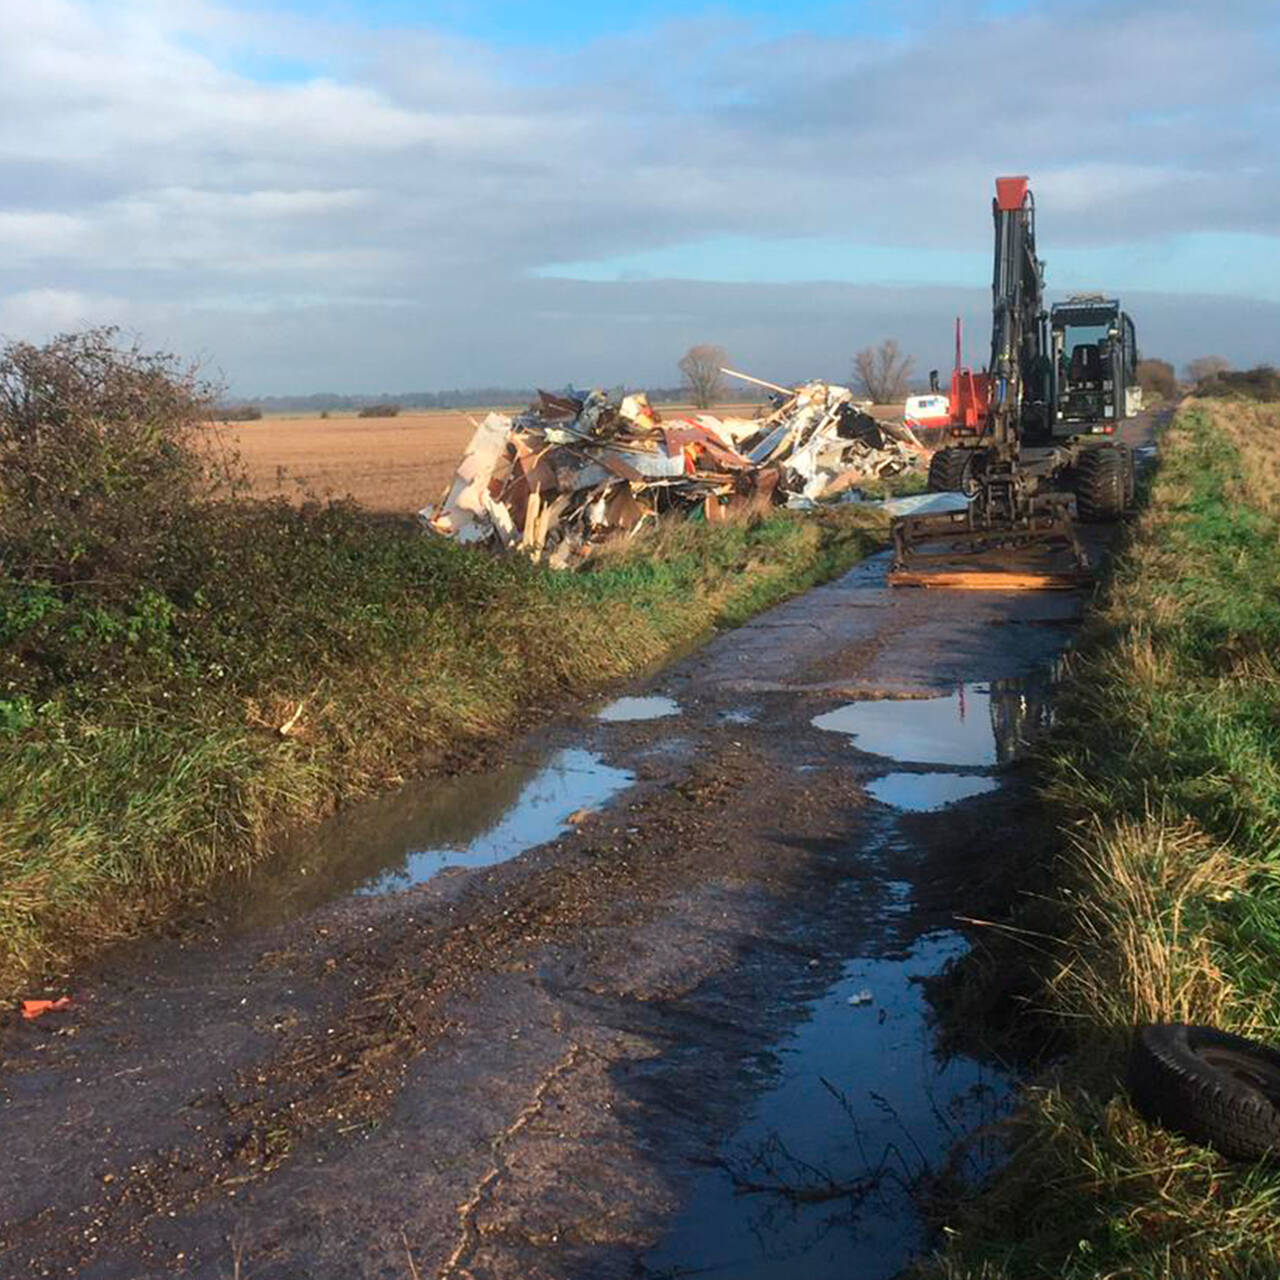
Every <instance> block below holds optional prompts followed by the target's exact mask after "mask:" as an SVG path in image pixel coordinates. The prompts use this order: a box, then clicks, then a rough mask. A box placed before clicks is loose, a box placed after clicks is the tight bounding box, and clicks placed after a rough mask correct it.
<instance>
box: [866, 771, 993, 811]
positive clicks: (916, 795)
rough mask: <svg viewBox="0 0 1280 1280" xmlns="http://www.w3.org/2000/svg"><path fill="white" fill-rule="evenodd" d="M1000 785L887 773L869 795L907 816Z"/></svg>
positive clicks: (979, 779) (961, 777)
mask: <svg viewBox="0 0 1280 1280" xmlns="http://www.w3.org/2000/svg"><path fill="white" fill-rule="evenodd" d="M999 785H1000V781H999V779H998V778H990V777H984V776H983V775H982V774H978V773H886V774H885V775H884V777H883V778H877V779H876V780H875V781H874V782H869V783H868V784H867V794H868V795H871V796H874V797H875V798H876V799H877V800H879V801H880V803H881V804H889V805H892V806H893V807H894V808H895V809H905V810H906V811H907V812H908V813H932V812H934V811H935V810H937V809H944V808H946V806H947V805H949V804H955V803H956V802H957V801H959V800H967V799H969V797H970V796H981V795H985V794H986V793H987V792H988V791H994V790H995V789H996V788H997V787H998V786H999Z"/></svg>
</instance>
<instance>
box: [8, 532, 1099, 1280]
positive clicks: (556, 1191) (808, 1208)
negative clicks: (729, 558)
mask: <svg viewBox="0 0 1280 1280" xmlns="http://www.w3.org/2000/svg"><path fill="white" fill-rule="evenodd" d="M885 567H886V563H885V559H884V558H883V557H877V558H876V559H874V560H872V561H870V562H868V563H866V564H864V565H862V566H860V567H859V568H857V569H855V570H854V571H853V572H851V573H850V574H848V575H847V576H846V577H845V578H843V579H842V580H840V581H839V582H836V583H833V584H831V585H829V586H827V587H824V588H820V589H818V590H815V591H812V592H810V593H808V594H807V595H806V596H804V597H802V598H800V599H797V600H795V601H793V602H791V603H789V604H787V605H784V606H782V607H780V608H778V609H775V610H773V611H772V612H770V613H769V614H767V615H764V616H762V617H760V618H759V619H757V620H756V621H755V622H753V623H750V624H748V625H747V626H744V627H742V628H740V629H739V630H737V631H734V632H732V633H728V634H725V635H723V636H721V637H719V638H717V639H716V640H715V641H714V642H713V643H711V644H710V645H708V646H707V647H706V648H705V649H703V650H702V651H700V652H699V653H697V654H696V655H694V656H692V657H690V658H689V659H687V660H685V661H683V662H681V663H679V664H677V665H675V666H673V667H671V668H669V669H668V670H667V671H665V672H664V673H662V675H661V676H660V677H658V678H657V679H656V680H655V681H654V682H652V684H651V686H650V687H649V688H648V689H646V690H644V691H643V692H646V693H656V694H660V695H664V696H667V697H670V698H672V699H674V700H675V702H676V703H677V704H678V714H674V715H668V716H666V717H664V718H659V719H652V720H645V721H626V720H622V721H607V720H601V719H598V718H596V717H595V716H594V715H592V714H589V713H581V714H579V715H577V716H575V717H571V718H567V719H565V720H563V721H561V722H559V723H557V724H555V725H553V726H551V727H549V728H548V729H546V730H545V731H544V732H542V733H539V734H537V735H535V736H534V737H533V738H531V739H527V740H525V741H524V742H522V743H520V744H519V745H518V747H516V748H515V749H514V750H513V751H512V753H511V754H510V755H509V756H508V757H506V758H504V759H503V760H499V761H495V762H494V769H493V771H491V772H490V773H489V774H488V775H486V776H482V777H478V778H476V779H472V780H470V781H464V782H461V783H458V784H453V785H452V789H451V788H450V787H449V786H444V785H442V784H439V783H436V784H431V785H419V786H417V787H410V788H409V789H407V791H406V792H405V793H404V794H403V795H402V796H399V797H392V798H390V799H389V800H387V801H384V802H378V803H377V804H375V805H373V806H369V807H367V808H366V809H365V810H363V811H360V812H356V813H353V814H351V815H347V816H346V817H344V818H342V819H341V820H339V821H337V822H335V823H334V824H333V825H332V827H331V829H329V830H328V831H326V832H322V833H320V834H319V835H318V836H317V837H316V838H315V839H314V840H311V841H309V842H308V844H307V846H306V847H305V848H303V849H296V850H294V851H292V852H291V853H289V854H288V855H286V856H283V857H282V858H281V859H279V860H277V862H276V863H275V864H273V865H271V866H268V867H266V868H264V869H263V870H262V871H261V872H260V873H258V874H257V875H255V876H254V877H253V879H252V880H251V881H250V882H249V883H248V884H247V885H245V886H241V888H240V891H239V892H238V893H237V894H236V895H233V897H232V898H231V899H229V901H228V903H226V904H224V905H223V907H222V908H220V909H219V911H218V912H214V911H212V910H211V911H210V913H209V916H208V918H207V919H205V920H204V921H201V922H196V923H194V924H192V925H191V926H190V927H189V928H188V929H187V930H186V931H185V932H184V933H182V934H180V935H179V936H175V937H172V938H168V939H164V940H160V941H157V942H154V943H151V944H149V945H148V946H146V947H145V948H131V949H129V950H127V951H125V952H122V953H120V954H118V955H116V956H114V957H112V958H110V959H109V960H108V961H107V962H105V963H104V964H103V965H102V966H100V968H99V971H98V972H97V973H95V974H94V975H92V976H91V977H90V978H89V979H87V980H86V981H85V983H84V984H83V986H82V988H81V989H79V990H77V992H76V997H77V1003H76V1007H75V1009H74V1011H72V1012H70V1013H66V1014H60V1015H49V1016H47V1017H46V1018H44V1019H42V1020H40V1021H38V1022H35V1023H32V1024H25V1025H24V1024H18V1023H10V1024H9V1025H7V1026H5V1027H4V1028H3V1030H2V1031H0V1035H2V1037H3V1040H2V1042H0V1043H2V1051H3V1059H4V1060H3V1063H2V1064H0V1071H2V1076H0V1083H2V1085H3V1107H2V1108H0V1142H2V1143H3V1147H4V1150H5V1153H6V1160H5V1162H4V1165H3V1167H2V1168H0V1275H4V1276H6V1277H7V1276H15V1277H16V1276H25V1275H76V1276H84V1277H103V1278H106V1277H129V1278H131V1280H132V1278H136V1277H144V1276H146V1277H149V1276H164V1275H183V1276H193V1277H201V1278H205V1277H221V1276H231V1275H233V1274H239V1275H240V1276H243V1277H245V1278H246V1280H248V1278H252V1280H285V1278H286V1277H289V1278H297V1277H357V1276H359V1277H409V1276H411V1275H413V1274H415V1269H416V1274H418V1275H421V1276H424V1277H426V1276H440V1277H451V1276H457V1277H464V1276H473V1277H484V1278H490V1277H494V1278H496V1277H510V1278H511V1280H515V1278H516V1277H525V1278H528V1277H548V1278H550V1277H571V1276H576V1277H593V1278H599V1277H609V1276H618V1277H623V1276H628V1277H634V1276H645V1275H648V1276H659V1275H667V1276H674V1275H679V1274H687V1273H688V1272H687V1271H685V1270H683V1269H685V1268H688V1269H690V1270H692V1269H693V1268H697V1267H708V1268H711V1269H713V1271H714V1273H716V1274H724V1275H732V1276H735V1277H742V1276H761V1277H764V1276H783V1275H788V1274H795V1273H796V1272H794V1271H790V1270H788V1268H789V1267H798V1268H802V1269H803V1271H804V1274H806V1275H808V1276H826V1275H831V1276H836V1275H851V1274H856V1275H859V1276H867V1277H874V1276H885V1277H887V1276H891V1275H892V1274H894V1272H895V1271H896V1270H897V1269H898V1268H899V1267H900V1266H901V1265H902V1263H903V1262H904V1261H905V1259H906V1257H907V1255H908V1254H909V1252H910V1251H911V1249H912V1248H913V1247H916V1246H917V1245H918V1244H919V1243H920V1239H921V1237H920V1235H919V1232H918V1228H917V1227H916V1226H915V1224H914V1221H913V1219H912V1217H911V1214H910V1208H909V1202H908V1198H907V1196H906V1194H905V1193H904V1192H903V1191H902V1189H901V1187H900V1186H898V1187H897V1189H895V1186H893V1185H888V1184H887V1182H886V1179H884V1178H883V1177H882V1178H878V1179H874V1180H873V1181H874V1183H875V1185H874V1186H871V1185H863V1182H862V1181H859V1180H860V1179H865V1175H867V1173H868V1171H869V1170H870V1169H871V1168H873V1167H875V1166H877V1165H880V1164H883V1159H882V1157H883V1154H884V1152H886V1151H888V1150H889V1149H890V1148H893V1149H895V1150H897V1151H898V1153H899V1156H902V1155H903V1153H904V1152H906V1153H907V1154H906V1156H905V1157H904V1158H903V1159H901V1160H900V1161H898V1162H896V1163H895V1166H894V1167H895V1175H894V1181H895V1183H898V1184H900V1183H903V1182H906V1181H907V1180H908V1179H909V1177H910V1176H911V1175H912V1174H914V1173H917V1172H919V1170H920V1168H921V1167H923V1163H924V1162H925V1161H929V1162H933V1161H936V1160H941V1158H942V1156H943V1154H944V1152H945V1150H946V1148H947V1146H948V1145H949V1142H950V1140H951V1138H952V1137H954V1135H955V1132H957V1131H958V1130H960V1129H963V1128H964V1127H965V1125H966V1124H969V1123H972V1120H973V1117H972V1115H970V1116H968V1117H967V1118H964V1117H962V1116H961V1114H960V1112H961V1109H962V1104H964V1103H965V1100H966V1099H967V1100H968V1101H969V1102H972V1100H973V1098H974V1097H976V1096H978V1095H979V1094H982V1095H983V1096H985V1097H986V1098H988V1099H991V1098H995V1097H997V1096H998V1094H999V1091H1000V1087H1001V1086H1000V1082H999V1080H998V1079H995V1078H990V1077H988V1076H987V1075H985V1074H984V1072H983V1070H982V1069H980V1068H979V1067H978V1066H977V1065H976V1064H971V1063H964V1062H961V1063H958V1064H957V1063H954V1062H953V1063H950V1064H946V1063H940V1062H938V1061H937V1060H936V1059H935V1058H934V1057H933V1055H932V1053H931V1051H930V1045H931V1043H932V1038H931V1033H930V1030H929V1025H928V1020H927V1015H926V1011H925V1010H924V1007H923V1002H922V1000H921V998H920V996H919V991H918V986H917V985H916V984H914V983H912V982H911V981H910V979H911V978H912V977H913V976H914V975H916V974H918V973H920V972H927V971H929V970H930V969H936V968H937V967H938V965H940V964H941V963H942V962H943V960H945V958H946V957H947V955H950V954H954V952H955V950H956V949H957V948H958V947H959V946H962V945H963V944H962V942H961V940H960V939H959V937H958V935H956V934H955V933H954V924H953V915H954V913H955V910H956V907H957V904H958V902H960V901H961V900H962V899H963V898H964V895H965V894H966V893H967V892H969V891H970V890H971V889H972V885H973V882H974V881H975V880H976V879H980V877H981V867H982V863H983V859H984V856H985V853H986V851H988V850H989V849H990V848H991V847H992V844H993V843H994V842H1000V841H1008V840H1016V839H1017V831H1018V823H1019V809H1020V806H1021V805H1022V804H1026V803H1028V801H1027V800H1026V798H1025V796H1024V795H1023V794H1022V790H1021V784H1020V783H1019V781H1018V778H1017V770H1016V767H1015V768H1013V769H1012V770H1010V769H1009V768H1008V767H1006V765H1005V761H1006V760H1007V758H1008V757H1009V756H1010V754H1011V753H1012V752H1013V750H1014V747H1015V744H1016V742H1017V740H1018V739H1019V737H1020V736H1022V735H1023V734H1024V733H1025V732H1029V731H1031V730H1032V729H1033V728H1034V725H1035V723H1036V722H1037V720H1038V718H1039V717H1040V715H1041V712H1042V707H1043V696H1044V694H1045V692H1046V688H1047V683H1046V682H1047V679H1048V673H1049V671H1050V669H1051V667H1052V663H1053V660H1054V659H1055V657H1056V656H1057V655H1058V654H1059V653H1060V652H1061V650H1062V648H1063V646H1064V645H1065V644H1066V643H1067V642H1068V640H1069V638H1070V635H1071V630H1072V626H1073V623H1074V621H1075V620H1076V619H1077V617H1078V615H1079V612H1080V609H1081V603H1082V602H1081V598H1080V596H1079V595H1078V594H1075V593H1069V594H1056V593H1041V594H1022V595H1017V594H1012V595H1002V594H989V593H957V594H951V593H948V594H946V595H942V594H938V593H933V592H922V591H897V592H894V591H891V590H889V589H887V588H886V587H885V585H884V572H885ZM993 682H994V683H993ZM886 698H887V699H889V700H885V699H886ZM851 704H856V706H855V708H854V709H853V710H852V711H850V710H844V709H846V708H849V707H850V705H851ZM868 708H870V710H869V711H868ZM831 713H835V716H834V719H832V720H826V721H824V722H823V723H824V724H826V725H827V726H828V727H825V728H824V727H820V726H818V725H815V724H814V723H813V721H814V718H815V717H822V716H824V715H830V714H831ZM842 729H843V730H850V729H852V730H853V731H855V732H856V733H857V734H858V736H857V737H856V738H855V737H852V736H851V735H850V732H848V731H842ZM872 752H877V753H878V754H872ZM904 778H905V779H906V780H905V781H904V780H903V779H904ZM868 787H870V788H871V790H870V791H868V789H867V788H868ZM939 788H941V790H939ZM993 788H994V789H993ZM610 792H614V794H613V796H612V798H611V799H606V796H607V795H608V793H610ZM966 793H970V798H968V799H965V800H963V801H961V802H960V803H958V804H955V805H953V806H952V807H949V808H945V809H941V810H938V811H933V812H914V813H913V812H909V811H907V810H906V809H904V807H903V806H904V805H906V806H911V805H913V804H916V803H917V802H918V801H919V798H920V796H921V795H922V794H923V795H926V798H927V797H928V796H932V797H934V798H935V799H936V798H938V797H939V796H941V797H942V798H947V797H950V796H953V795H964V794H966ZM442 797H443V798H442ZM913 797H914V798H913ZM577 798H585V800H586V802H587V804H588V806H590V812H588V813H586V814H585V815H583V814H576V815H575V821H574V822H572V823H566V822H565V821H564V818H565V811H566V810H567V808H568V807H570V806H572V805H573V804H574V801H575V799H577ZM459 814H461V817H459ZM513 814H514V815H515V816H514V817H513V816H512V815H513ZM424 815H425V817H424ZM504 815H506V816H504ZM521 815H523V817H521ZM522 822H523V824H524V825H523V826H522V825H521V823H522ZM424 823H425V824H426V825H425V826H424V825H423V824H424ZM459 823H460V824H461V825H459ZM547 823H550V824H551V825H550V828H549V830H548V829H545V827H546V824H547ZM433 824H434V825H433ZM450 824H452V825H450ZM540 824H542V825H540ZM554 830H564V834H562V835H561V836H559V838H557V839H554V840H551V841H550V842H545V843H541V844H538V845H535V847H533V848H530V849H527V850H526V851H524V852H522V853H519V855H518V856H515V857H507V855H508V854H510V853H512V852H515V851H516V850H517V849H518V848H519V846H520V845H521V844H522V843H527V842H528V840H529V839H531V838H537V839H544V838H545V836H546V835H547V834H549V833H550V832H553V831H554ZM530 832H532V833H533V835H532V836H531V835H530V834H529V833H530ZM437 846H439V847H442V848H445V849H450V848H451V849H453V850H454V853H453V854H452V855H450V854H449V853H447V852H446V853H444V854H441V855H439V856H438V857H436V861H443V862H462V863H464V864H465V863H467V862H468V861H469V862H471V863H472V864H473V865H472V866H471V867H470V868H469V869H462V870H452V871H447V872H444V873H442V874H435V875H429V874H428V873H429V872H430V871H432V870H434V869H435V863H434V862H433V861H432V856H434V855H431V856H429V855H428V854H427V853H426V852H424V850H429V849H432V848H435V847H437ZM503 858H505V859H506V860H501V861H493V860H494V859H503ZM486 862H491V863H492V865H481V864H483V863H486ZM406 870H407V872H408V873H410V874H411V875H413V876H415V877H418V878H421V877H426V878H425V879H423V882H422V883H419V884H416V885H413V886H412V887H408V888H404V887H403V885H404V884H405V883H407V881H405V880H404V879H403V878H402V879H399V880H398V879H396V874H397V873H399V874H400V875H401V876H402V877H403V876H404V874H405V873H406ZM388 877H390V878H389V879H388ZM358 885H364V886H365V888H366V891H365V892H362V893H357V894H355V895H352V894H350V893H348V892H347V890H348V889H349V888H350V887H352V886H358ZM370 887H372V888H375V889H378V888H380V889H383V890H385V889H388V888H390V889H392V890H396V891H394V892H371V891H368V890H369V888H370ZM864 985H865V987H866V988H867V989H868V991H867V997H868V998H866V999H864V996H863V990H862V989H863V987H864ZM823 1081H826V1082H827V1084H829V1085H832V1086H833V1088H831V1089H828V1088H827V1086H826V1085H824V1084H823ZM895 1090H896V1092H895ZM837 1094H839V1095H840V1098H839V1099H837ZM886 1098H887V1099H889V1101H888V1102H887V1103H886V1102H885V1099H886ZM833 1099H836V1101H833ZM872 1099H879V1100H880V1101H879V1102H874V1101H872ZM881 1103H883V1104H884V1105H883V1106H882V1105H880V1104H881ZM984 1105H986V1104H984ZM991 1105H994V1103H993V1104H991ZM824 1108H826V1109H825V1110H824ZM944 1113H945V1114H944ZM948 1117H950V1118H948ZM940 1121H941V1123H940ZM806 1143H809V1144H810V1145H808V1146H806V1145H805V1144H806ZM813 1144H816V1145H813ZM869 1147H870V1148H871V1149H870V1150H868V1148H869ZM916 1153H918V1158H917V1154H916ZM802 1166H816V1167H821V1168H822V1169H824V1170H825V1171H826V1173H827V1175H828V1182H831V1181H832V1180H833V1178H834V1179H835V1180H837V1181H843V1182H847V1183H848V1184H849V1185H848V1186H847V1187H846V1188H845V1190H846V1192H847V1194H843V1195H841V1196H838V1197H827V1198H826V1199H822V1198H820V1197H818V1196H816V1195H812V1196H809V1198H808V1199H807V1200H801V1201H797V1199H796V1197H795V1195H794V1194H793V1195H791V1196H790V1197H787V1196H779V1195H778V1194H777V1184H779V1183H786V1184H787V1185H788V1186H789V1187H790V1188H791V1190H792V1191H793V1192H794V1190H795V1186H796V1180H797V1179H800V1180H801V1181H803V1180H804V1178H806V1177H808V1176H809V1175H806V1174H803V1173H802V1172H801V1169H802ZM833 1170H835V1171H837V1172H836V1173H833V1172H832V1171H833ZM899 1173H900V1174H901V1176H898V1175H899ZM753 1180H754V1182H755V1183H756V1184H758V1185H756V1187H755V1190H754V1191H753V1192H752V1194H750V1195H743V1194H741V1193H742V1192H743V1191H744V1189H745V1187H746V1185H747V1184H749V1183H751V1182H752V1181H753ZM855 1184H856V1185H855ZM735 1189H736V1191H737V1192H738V1193H739V1194H735ZM810 1190H812V1188H810ZM807 1194H808V1193H807V1192H806V1195H807ZM237 1258H238V1259H239V1264H238V1265H239V1268H240V1269H239V1271H238V1273H237V1272H236V1271H235V1268H236V1265H237V1262H236V1259H237Z"/></svg>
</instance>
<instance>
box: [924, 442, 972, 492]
mask: <svg viewBox="0 0 1280 1280" xmlns="http://www.w3.org/2000/svg"><path fill="white" fill-rule="evenodd" d="M973 453H974V451H973V450H972V449H957V448H954V447H953V448H947V449H939V450H938V452H937V453H935V454H934V455H933V457H932V458H930V459H929V492H930V493H963V492H964V491H965V488H966V486H967V484H968V482H969V480H970V477H971V476H972V475H973Z"/></svg>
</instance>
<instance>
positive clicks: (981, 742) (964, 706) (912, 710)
mask: <svg viewBox="0 0 1280 1280" xmlns="http://www.w3.org/2000/svg"><path fill="white" fill-rule="evenodd" d="M1053 683H1054V678H1053V673H1052V672H1049V673H1045V674H1044V675H1041V676H1035V677H1030V676H1020V677H1014V678H1010V679H1004V680H992V681H990V682H987V683H983V684H961V685H957V686H956V688H955V690H954V692H952V693H950V694H947V695H945V696H942V697H937V698H921V699H914V700H903V701H896V700H889V699H876V700H864V701H858V702H850V703H846V704H845V705H844V706H842V707H836V708H835V709H834V710H832V711H827V712H825V713H823V714H822V715H819V716H815V717H814V719H813V724H814V726H815V727H816V728H819V729H826V730H829V731H831V732H834V733H847V734H849V735H850V736H851V737H853V738H854V739H855V740H856V745H857V747H858V749H859V750H860V751H866V752H869V753H870V754H872V755H880V756H889V757H891V758H892V759H894V760H901V761H904V762H911V763H913V764H942V765H953V766H956V767H970V768H972V767H982V766H991V765H995V764H1004V763H1006V762H1007V761H1009V760H1012V759H1014V758H1015V757H1016V756H1017V755H1019V754H1020V753H1021V752H1022V751H1023V750H1024V749H1025V747H1026V745H1027V743H1028V742H1030V741H1031V739H1032V738H1034V737H1035V735H1036V734H1037V733H1038V732H1040V731H1041V730H1042V729H1043V728H1045V727H1046V726H1047V725H1049V724H1050V723H1052V717H1053V711H1052V693H1053Z"/></svg>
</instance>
